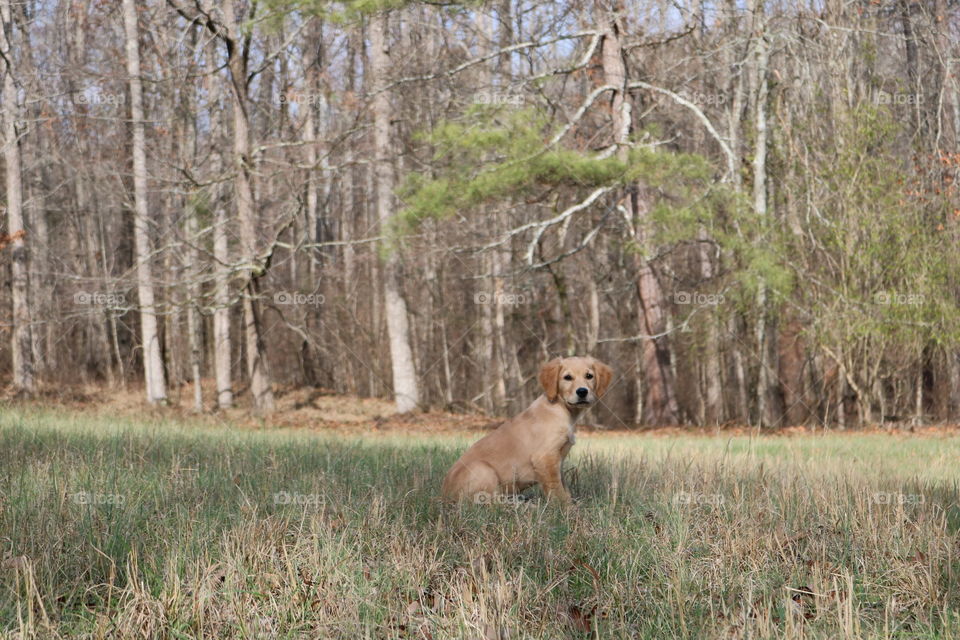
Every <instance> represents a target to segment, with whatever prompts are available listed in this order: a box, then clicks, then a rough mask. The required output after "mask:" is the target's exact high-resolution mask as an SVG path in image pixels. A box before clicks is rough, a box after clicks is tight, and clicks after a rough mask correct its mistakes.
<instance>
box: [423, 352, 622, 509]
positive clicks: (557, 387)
mask: <svg viewBox="0 0 960 640" xmlns="http://www.w3.org/2000/svg"><path fill="white" fill-rule="evenodd" d="M612 377H613V371H612V370H611V369H610V367H608V366H607V365H605V364H603V363H602V362H600V361H599V360H596V359H595V358H580V357H578V358H555V359H553V360H551V361H550V362H548V363H546V364H545V365H543V367H542V368H541V369H540V386H542V387H543V395H541V396H540V397H539V398H537V399H536V400H535V401H534V402H533V404H531V405H530V406H529V407H527V409H526V410H525V411H523V413H521V414H520V415H518V416H516V417H515V418H512V419H511V420H508V421H506V422H505V423H503V424H502V425H500V426H499V427H497V428H496V429H495V430H494V431H492V432H491V433H489V434H487V435H486V436H484V437H483V438H481V439H480V440H478V441H477V442H475V443H474V444H473V446H471V447H470V448H469V449H467V450H466V451H465V452H464V454H463V455H462V456H460V459H459V460H457V461H456V462H455V463H454V465H453V467H451V468H450V471H449V472H447V475H446V477H445V478H444V479H443V489H442V492H443V498H444V499H445V500H447V501H451V502H453V501H460V500H473V501H475V502H490V501H491V500H495V499H496V497H497V496H515V495H517V494H519V493H520V492H522V491H524V490H525V489H527V488H529V487H532V486H533V485H535V484H539V485H540V487H541V488H542V489H543V492H544V494H546V496H547V499H548V500H558V501H560V502H562V503H564V504H568V503H570V501H571V497H570V492H569V491H568V490H567V488H566V487H565V486H564V485H563V478H562V476H561V471H560V468H561V465H562V464H563V461H564V459H565V458H566V457H567V454H568V453H570V448H571V447H573V444H574V442H575V436H574V425H575V424H576V421H577V418H579V417H580V416H581V415H582V414H583V412H584V411H586V410H587V409H589V408H590V407H592V406H593V405H594V404H596V402H597V401H598V400H599V399H600V398H602V397H603V394H604V393H605V392H606V391H607V388H608V387H609V386H610V380H611V378H612Z"/></svg>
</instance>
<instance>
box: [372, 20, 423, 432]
mask: <svg viewBox="0 0 960 640" xmlns="http://www.w3.org/2000/svg"><path fill="white" fill-rule="evenodd" d="M387 18H388V13H387V12H383V13H381V14H379V15H377V16H374V17H373V20H372V21H371V23H370V74H371V76H372V78H373V83H372V86H373V87H374V89H373V91H374V92H375V93H374V97H373V120H374V123H373V137H374V150H373V153H374V157H375V163H376V174H377V192H376V199H377V206H376V211H377V220H378V222H379V225H380V226H383V227H387V226H388V225H389V223H390V220H391V219H392V218H393V214H394V211H395V206H396V205H395V203H394V196H393V191H394V188H395V186H394V185H395V177H394V168H393V154H394V151H393V145H394V142H393V139H394V136H393V132H392V130H393V109H392V107H391V105H390V95H391V92H390V91H389V89H388V87H387V85H388V84H389V73H390V49H389V33H388V26H387V25H388V22H387ZM389 251H390V253H389V255H388V256H387V258H386V260H385V261H384V265H383V293H384V313H385V314H386V317H387V333H388V335H389V340H390V362H391V364H392V366H393V394H394V398H395V400H396V405H397V411H398V412H399V413H405V412H407V411H411V410H413V409H415V408H416V407H417V405H418V404H419V403H420V391H419V386H418V384H417V371H416V367H415V364H414V361H413V350H412V349H411V347H410V320H409V317H408V311H407V302H406V300H404V297H403V290H402V286H401V279H400V268H401V262H400V255H399V253H398V251H399V250H398V249H397V248H391V249H389Z"/></svg>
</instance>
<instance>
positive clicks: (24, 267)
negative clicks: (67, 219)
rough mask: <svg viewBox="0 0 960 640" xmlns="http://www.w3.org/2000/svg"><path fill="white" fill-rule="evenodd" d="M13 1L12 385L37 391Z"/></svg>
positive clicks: (8, 141)
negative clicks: (15, 69) (18, 128)
mask: <svg viewBox="0 0 960 640" xmlns="http://www.w3.org/2000/svg"><path fill="white" fill-rule="evenodd" d="M11 4H12V0H3V2H2V4H0V15H2V19H3V25H2V33H0V52H2V54H3V60H4V67H3V72H4V73H3V137H4V146H3V149H4V150H3V159H4V163H5V164H6V188H7V227H8V228H7V234H8V235H9V237H10V246H11V250H12V256H11V263H12V264H11V271H12V279H13V282H12V286H11V296H12V298H13V334H12V339H11V344H10V347H11V352H12V354H13V386H14V388H15V389H16V390H17V391H18V392H20V393H27V394H30V393H33V392H34V391H35V382H34V375H33V374H34V372H33V338H32V335H31V327H30V300H29V295H30V274H29V270H28V259H29V256H28V252H27V243H26V240H25V237H26V231H25V229H24V223H23V183H22V180H21V173H20V171H21V158H20V139H19V134H18V131H17V120H18V118H19V117H20V109H19V98H18V95H17V93H18V92H17V87H16V84H15V78H14V68H13V47H12V46H11V44H12V43H11V40H12V38H13V12H12V6H11Z"/></svg>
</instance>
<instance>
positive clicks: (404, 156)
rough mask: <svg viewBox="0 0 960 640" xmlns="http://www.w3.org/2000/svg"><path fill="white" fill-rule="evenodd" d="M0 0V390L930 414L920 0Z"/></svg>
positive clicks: (950, 40)
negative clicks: (596, 388) (582, 378)
mask: <svg viewBox="0 0 960 640" xmlns="http://www.w3.org/2000/svg"><path fill="white" fill-rule="evenodd" d="M0 4H2V6H0V10H2V11H0V15H2V23H3V25H2V26H3V29H2V38H0V57H2V61H0V66H2V72H3V87H2V139H3V166H4V182H3V187H2V188H3V190H4V200H3V202H4V207H5V208H4V212H3V216H2V217H3V220H4V224H5V227H4V228H3V236H2V246H3V250H2V255H3V272H2V273H3V287H2V288H0V334H2V336H0V375H2V378H3V380H4V381H5V384H6V385H7V386H8V387H9V389H10V393H12V394H15V395H17V396H20V395H23V396H28V397H30V396H38V395H42V394H44V393H49V392H51V391H56V390H61V389H63V388H65V387H69V386H71V385H79V384H85V385H98V386H102V387H104V388H107V389H111V388H119V387H121V386H126V385H130V386H132V387H136V388H142V389H143V390H144V391H145V394H146V395H145V400H147V401H149V402H150V403H153V404H158V405H163V404H167V403H171V402H174V401H180V400H183V401H184V402H188V403H189V404H190V405H191V406H193V407H194V408H195V409H197V410H198V411H215V410H217V409H225V408H228V407H231V406H234V405H239V406H249V407H250V409H251V410H252V411H255V412H258V413H264V414H269V413H270V412H271V411H272V410H274V407H275V404H276V397H277V396H279V395H281V394H283V393H286V392H288V391H289V390H291V389H295V388H300V387H313V388H317V389H323V390H326V391H329V392H331V393H336V394H350V395H355V396H361V397H377V398H389V399H391V401H393V402H394V403H395V407H396V411H397V412H400V413H403V412H410V411H424V410H429V409H441V410H448V411H454V412H483V413H487V414H490V415H508V414H511V413H515V412H516V411H518V410H519V409H521V408H522V407H523V406H525V405H526V404H527V403H528V402H529V401H530V400H531V399H532V398H533V397H534V396H535V395H536V394H537V393H538V390H537V389H538V387H537V380H536V374H537V370H538V368H539V366H540V364H542V363H543V362H545V361H547V360H549V359H550V358H552V357H555V356H558V355H559V356H562V355H572V354H591V355H593V356H595V357H597V358H599V359H602V360H603V361H604V362H607V363H609V364H610V365H611V366H612V367H613V368H614V370H615V378H614V382H613V384H612V385H611V387H610V392H609V394H608V396H607V397H606V398H605V399H604V406H603V407H600V408H598V409H597V411H596V413H597V418H596V419H597V420H598V421H601V422H604V423H605V424H608V425H610V426H618V427H631V428H632V427H634V426H636V425H651V426H655V425H705V426H712V425H723V424H738V425H755V426H760V427H764V428H770V429H777V428H782V427H788V426H796V425H810V426H820V427H826V428H835V427H840V428H846V427H857V426H872V425H888V424H910V425H916V424H922V423H934V422H936V423H939V422H952V421H956V420H957V418H958V415H960V322H958V296H960V260H958V256H960V253H958V250H957V247H958V245H960V199H958V193H957V185H956V180H957V178H958V171H960V149H958V132H960V79H958V64H960V59H958V49H960V7H958V3H957V2H955V1H954V0H851V1H846V2H844V1H841V0H809V1H808V2H800V1H797V0H741V1H739V2H738V1H737V0H719V1H717V2H711V1H708V0H645V1H637V2H623V1H622V0H595V1H593V2H591V1H580V0H561V1H558V2H541V1H538V0H492V1H487V2H473V1H466V2H452V1H451V2H447V1H446V0H444V1H440V2H417V1H413V0H350V1H346V2H327V1H324V0H219V1H217V2H214V1H212V0H166V1H161V0H141V1H135V0H122V1H119V0H117V1H109V0H89V1H83V0H2V3H0ZM205 382H206V384H204V383H205ZM178 399H180V400H178Z"/></svg>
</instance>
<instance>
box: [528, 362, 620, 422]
mask: <svg viewBox="0 0 960 640" xmlns="http://www.w3.org/2000/svg"><path fill="white" fill-rule="evenodd" d="M612 377H613V370H612V369H610V367H608V366H607V365H605V364H603V363H602V362H600V361H599V360H597V359H596V358H554V359H553V360H551V361H550V362H548V363H547V364H545V365H543V367H542V368H541V369H540V386H542V387H543V391H544V393H546V394H547V400H549V401H550V402H557V401H558V400H559V401H560V402H563V403H564V404H565V405H566V406H567V408H570V409H586V408H587V407H589V406H592V405H593V404H594V403H596V401H597V400H599V399H600V398H601V397H603V394H604V393H606V392H607V387H608V386H609V385H610V379H611V378H612Z"/></svg>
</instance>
